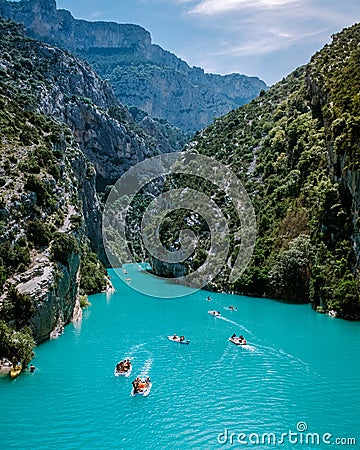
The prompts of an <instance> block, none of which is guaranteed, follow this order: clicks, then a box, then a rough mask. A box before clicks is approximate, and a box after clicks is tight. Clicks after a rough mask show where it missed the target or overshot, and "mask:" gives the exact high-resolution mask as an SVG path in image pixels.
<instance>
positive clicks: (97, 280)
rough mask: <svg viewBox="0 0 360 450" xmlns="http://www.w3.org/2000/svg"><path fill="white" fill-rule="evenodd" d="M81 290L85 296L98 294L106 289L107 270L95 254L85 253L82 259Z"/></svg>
mask: <svg viewBox="0 0 360 450" xmlns="http://www.w3.org/2000/svg"><path fill="white" fill-rule="evenodd" d="M80 277H81V278H80V288H81V290H82V291H83V292H84V293H85V294H96V293H97V292H102V291H103V290H104V289H105V288H106V284H107V282H106V269H105V267H104V266H103V264H101V262H100V261H99V259H98V257H97V256H96V254H95V253H93V252H90V251H89V252H85V253H84V254H83V256H82V258H81V266H80Z"/></svg>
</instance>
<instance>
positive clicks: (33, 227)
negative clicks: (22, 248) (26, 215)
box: [27, 219, 51, 247]
mask: <svg viewBox="0 0 360 450" xmlns="http://www.w3.org/2000/svg"><path fill="white" fill-rule="evenodd" d="M27 237H28V239H29V241H30V242H32V243H33V244H34V245H35V247H43V246H45V245H48V244H49V242H50V239H51V231H50V227H49V225H48V224H47V223H44V222H43V221H41V220H39V219H35V220H31V221H29V222H28V224H27Z"/></svg>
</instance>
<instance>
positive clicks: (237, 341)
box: [229, 336, 247, 346]
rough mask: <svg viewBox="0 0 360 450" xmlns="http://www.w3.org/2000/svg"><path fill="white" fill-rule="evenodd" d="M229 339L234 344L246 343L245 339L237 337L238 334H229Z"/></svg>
mask: <svg viewBox="0 0 360 450" xmlns="http://www.w3.org/2000/svg"><path fill="white" fill-rule="evenodd" d="M229 341H230V342H232V343H233V344H235V345H242V346H243V345H246V344H247V343H246V339H245V338H243V337H238V336H231V337H230V338H229Z"/></svg>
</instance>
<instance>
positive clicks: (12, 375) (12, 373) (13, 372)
mask: <svg viewBox="0 0 360 450" xmlns="http://www.w3.org/2000/svg"><path fill="white" fill-rule="evenodd" d="M21 371H22V367H21V366H15V367H13V368H12V369H11V370H10V372H9V375H10V378H12V379H14V378H16V377H17V376H19V375H20V374H21Z"/></svg>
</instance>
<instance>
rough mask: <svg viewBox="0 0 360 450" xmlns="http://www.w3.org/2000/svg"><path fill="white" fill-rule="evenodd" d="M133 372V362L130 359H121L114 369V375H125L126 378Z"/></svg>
mask: <svg viewBox="0 0 360 450" xmlns="http://www.w3.org/2000/svg"><path fill="white" fill-rule="evenodd" d="M131 372H132V364H131V361H130V360H129V359H123V360H121V361H119V362H118V363H117V364H116V366H115V369H114V375H115V376H116V377H121V376H124V377H125V378H127V377H129V376H130V375H131Z"/></svg>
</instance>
